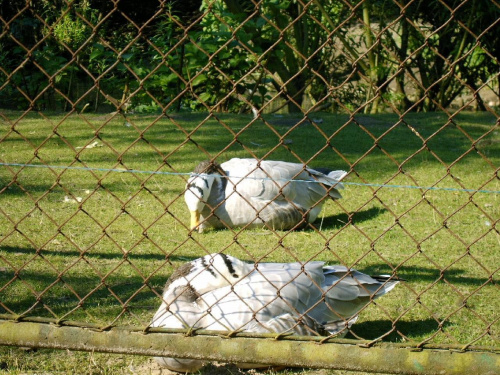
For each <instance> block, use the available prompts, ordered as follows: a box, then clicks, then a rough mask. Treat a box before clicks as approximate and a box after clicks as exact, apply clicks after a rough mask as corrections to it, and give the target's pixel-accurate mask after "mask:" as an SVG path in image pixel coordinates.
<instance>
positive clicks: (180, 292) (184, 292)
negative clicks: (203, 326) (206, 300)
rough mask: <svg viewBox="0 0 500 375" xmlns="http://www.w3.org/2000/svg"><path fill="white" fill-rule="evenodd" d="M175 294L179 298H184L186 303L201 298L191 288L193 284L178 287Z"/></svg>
mask: <svg viewBox="0 0 500 375" xmlns="http://www.w3.org/2000/svg"><path fill="white" fill-rule="evenodd" d="M174 294H175V295H176V296H177V298H178V297H180V296H182V297H183V299H184V300H185V302H194V301H196V300H197V299H198V298H200V294H199V293H198V292H197V291H196V290H195V289H194V288H193V287H192V286H191V284H187V285H182V286H178V287H177V288H175V290H174Z"/></svg>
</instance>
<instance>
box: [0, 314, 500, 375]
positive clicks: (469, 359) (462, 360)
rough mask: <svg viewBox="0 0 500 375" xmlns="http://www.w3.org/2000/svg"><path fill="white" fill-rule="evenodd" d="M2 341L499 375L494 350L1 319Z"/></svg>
mask: <svg viewBox="0 0 500 375" xmlns="http://www.w3.org/2000/svg"><path fill="white" fill-rule="evenodd" d="M0 345H7V346H23V347H33V348H51V349H69V350H77V351H93V352H106V353H116V354H137V355H146V356H168V357H178V358H194V359H205V360H212V361H218V362H227V363H229V362H232V363H245V362H246V363H259V364H266V365H275V366H289V367H310V368H332V369H342V370H355V371H368V372H380V373H397V374H423V373H425V374H471V373H476V374H492V375H493V374H497V373H498V369H499V368H500V354H498V353H495V352H486V351H482V352H478V351H463V352H460V351H455V350H443V349H425V348H424V349H422V350H419V351H416V350H415V349H414V348H413V349H412V348H402V347H401V346H394V345H391V344H383V345H376V346H372V347H369V348H366V347H361V346H358V345H352V344H351V345H349V344H340V343H325V344H319V343H318V342H314V341H298V340H286V339H285V340H273V339H269V338H248V337H236V338H230V339H228V338H224V337H221V336H220V335H205V334H203V335H196V336H186V335H184V334H172V333H159V332H147V333H146V332H143V331H139V330H137V329H135V330H134V329H127V328H125V327H113V328H110V329H108V330H104V331H102V330H98V329H93V328H89V327H75V326H60V325H59V326H58V325H54V324H47V323H36V322H22V321H21V322H15V321H0Z"/></svg>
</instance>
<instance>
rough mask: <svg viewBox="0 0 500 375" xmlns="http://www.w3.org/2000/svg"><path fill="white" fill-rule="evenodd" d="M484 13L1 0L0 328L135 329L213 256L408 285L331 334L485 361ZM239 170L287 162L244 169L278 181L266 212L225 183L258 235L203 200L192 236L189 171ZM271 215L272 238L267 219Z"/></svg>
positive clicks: (386, 5)
mask: <svg viewBox="0 0 500 375" xmlns="http://www.w3.org/2000/svg"><path fill="white" fill-rule="evenodd" d="M499 15H500V5H499V4H498V3H497V2H496V1H494V0H491V1H486V0H485V1H480V0H469V1H442V0H438V1H427V2H422V1H411V0H404V1H396V0H387V1H385V0H384V1H373V0H365V1H331V2H327V1H319V0H312V1H301V0H297V1H289V2H277V1H271V0H264V1H253V0H248V1H233V0H225V1H217V0H213V1H210V0H207V1H198V2H184V3H183V2H174V1H161V0H148V1H143V2H141V6H140V7H137V6H136V4H135V2H133V1H126V0H121V1H104V2H102V1H93V0H74V1H66V0H54V1H45V0H42V1H37V2H32V1H24V0H10V1H3V2H1V8H0V22H1V24H2V32H1V33H0V108H1V110H0V124H1V133H0V135H1V137H0V150H1V151H0V164H1V168H0V181H1V185H0V228H1V229H0V231H1V237H0V263H1V265H0V283H1V285H0V313H1V314H2V317H3V319H5V320H15V321H29V320H34V321H37V319H38V320H40V319H41V320H40V321H44V319H48V320H47V321H50V322H55V323H58V324H60V325H64V322H66V321H72V322H73V323H72V324H76V323H74V322H81V324H82V326H87V325H89V324H92V325H93V326H97V327H99V328H100V329H103V330H105V329H107V328H109V327H113V326H117V325H132V326H135V327H139V328H141V329H142V330H143V331H144V332H148V331H149V330H150V329H151V319H152V317H153V315H154V312H155V311H156V309H157V308H158V307H159V305H160V303H161V302H162V290H163V286H164V285H165V282H166V280H167V279H168V277H169V276H170V275H172V274H173V273H174V272H176V270H179V267H181V265H182V264H184V263H186V262H190V261H193V260H194V259H197V258H199V257H201V256H204V255H207V254H211V253H224V254H227V255H232V256H235V257H238V258H240V259H243V260H246V261H249V262H256V263H263V262H300V263H301V264H303V265H307V264H312V263H310V262H312V261H317V260H319V261H324V262H327V263H328V264H339V265H344V266H346V267H349V268H355V269H358V270H360V271H363V272H365V273H368V274H389V275H392V277H394V278H396V277H400V278H403V279H405V280H406V282H404V283H401V284H400V285H398V287H397V288H395V289H394V291H392V292H391V293H390V294H389V295H388V296H385V297H383V298H382V299H380V300H376V301H375V300H374V299H373V298H371V299H369V301H368V302H369V303H367V305H366V306H364V307H362V310H361V312H360V319H359V321H358V323H356V324H354V325H352V326H350V327H349V328H348V329H347V331H348V336H347V337H349V338H352V339H357V340H363V341H362V342H363V343H364V344H366V345H368V346H371V345H374V344H375V343H377V342H379V341H380V340H385V341H390V342H398V343H399V342H403V343H410V344H411V346H412V347H417V348H422V347H425V346H426V345H427V346H433V345H434V347H440V348H460V349H462V350H467V349H472V348H476V349H477V348H482V349H483V350H489V351H497V350H498V343H499V336H498V335H499V324H500V323H499V313H498V311H500V305H499V301H500V298H498V297H499V287H498V283H497V281H496V280H497V278H498V272H499V268H500V262H499V260H498V249H499V248H500V246H499V245H500V231H499V228H498V226H499V217H500V205H499V204H498V201H499V194H500V175H499V160H500V147H499V142H500V125H499V112H498V108H499V95H500V91H499V90H500V89H499V60H498V54H499V50H498V46H499V45H500V41H499V38H500V30H499V22H500V21H499V19H500V17H499ZM236 157H237V158H252V159H257V160H278V161H288V162H294V163H297V164H300V165H301V167H300V170H298V171H297V172H295V173H293V174H292V175H290V176H288V177H285V179H284V181H281V180H279V179H277V180H276V177H275V176H274V175H273V172H275V171H277V170H278V169H279V167H276V166H275V167H274V168H273V169H271V170H270V171H264V170H263V168H262V167H261V166H260V165H258V166H256V167H254V170H255V171H257V172H261V173H260V178H261V179H262V180H260V182H258V183H257V184H260V185H259V186H260V187H261V188H262V189H265V187H264V186H265V185H266V184H265V182H266V181H268V180H273V179H274V182H273V181H270V183H271V188H270V189H271V190H273V191H274V193H273V195H272V197H271V198H270V199H269V200H268V201H266V202H265V204H263V205H258V204H256V203H255V200H253V198H249V197H248V196H245V195H244V194H243V193H242V192H241V191H238V185H240V184H241V186H243V183H242V182H241V181H248V180H251V177H252V175H251V173H253V172H252V169H250V170H247V171H245V170H242V169H238V168H237V167H235V169H234V170H232V171H231V176H233V177H234V176H236V177H241V181H239V182H236V183H234V184H235V185H234V187H233V188H232V189H233V190H234V191H233V193H232V194H233V199H234V198H235V197H241V198H242V199H243V201H245V204H246V206H250V207H251V209H250V213H251V215H252V220H253V219H254V218H257V219H259V220H262V221H263V223H262V225H260V227H262V228H250V226H251V225H250V224H248V223H243V224H240V225H232V221H231V220H229V219H228V218H226V217H221V214H220V211H217V209H219V208H220V207H221V205H223V204H224V202H223V201H217V202H215V203H213V202H210V204H209V205H208V206H209V207H210V208H211V209H209V210H208V213H207V211H205V216H202V218H201V220H202V225H203V224H206V226H207V230H205V231H204V232H203V233H197V231H196V230H194V229H196V228H193V227H192V225H190V217H189V211H188V210H187V208H186V205H185V203H184V195H185V193H186V191H189V190H190V189H189V187H188V188H186V184H187V183H188V180H189V179H190V177H191V176H192V175H191V174H190V172H192V171H193V170H194V169H195V167H196V166H197V165H198V163H199V162H200V161H202V160H204V159H208V160H211V161H218V162H223V161H227V160H230V159H232V158H236ZM305 165H307V166H309V167H311V168H313V169H314V168H316V169H317V170H318V171H320V172H325V171H326V169H324V168H327V169H329V170H332V169H337V170H345V171H346V172H347V176H345V177H344V176H343V177H342V178H341V182H342V184H344V186H345V189H344V190H341V193H342V196H343V198H342V199H335V200H332V199H330V197H329V194H330V195H332V194H333V192H334V191H335V189H337V188H338V185H336V184H333V185H332V186H329V185H328V184H325V182H324V181H320V183H314V185H320V186H321V189H322V193H321V194H320V197H319V198H316V199H315V200H314V202H312V203H311V204H310V206H309V207H302V206H301V205H299V204H298V203H296V201H292V199H291V198H290V196H287V194H286V191H287V190H293V191H294V192H297V191H299V190H300V189H299V188H298V187H297V186H298V185H293V182H292V181H291V180H292V179H294V178H296V177H297V176H299V175H300V176H302V177H300V178H301V179H304V178H306V177H303V173H306V174H307V172H306V167H305ZM198 172H203V171H198ZM211 173H215V172H214V171H212V172H211ZM211 173H209V174H211ZM325 173H328V171H326V172H325ZM309 177H310V173H309V174H308V177H307V178H309ZM224 179H225V177H224V178H222V180H224ZM315 179H317V180H320V178H318V176H316V177H315ZM189 181H191V180H189ZM227 184H229V182H228V183H227ZM257 195H258V194H257ZM254 198H255V196H254ZM228 199H229V198H228ZM278 201H280V202H281V203H280V204H287V203H290V204H291V207H292V208H291V211H293V214H295V215H296V216H298V219H297V220H296V221H295V222H294V223H293V225H290V226H288V227H287V228H281V227H280V220H282V218H281V217H279V218H278V220H277V221H272V220H271V219H266V218H267V216H266V215H267V211H268V210H269V209H271V210H273V209H274V208H273V207H274V206H273V204H275V202H278ZM245 204H244V205H245ZM247 209H248V208H247ZM205 210H206V209H205ZM313 212H314V213H315V214H314V215H313ZM313 216H317V219H316V220H312V221H311V222H309V219H311V218H312V217H313ZM218 219H220V221H218ZM220 222H222V225H221V224H220ZM214 223H216V225H219V226H222V227H223V228H222V229H210V225H209V224H214ZM247 224H248V225H247ZM181 269H182V268H181ZM290 283H291V284H293V280H292V281H290ZM286 285H288V284H285V287H286ZM276 290H279V291H281V287H278V288H277V289H276V288H275V291H276ZM279 298H280V297H279V293H277V294H276V297H275V298H274V299H273V301H274V300H276V299H279ZM163 302H165V300H164V299H163ZM269 303H271V302H269ZM214 307H215V306H209V308H208V310H211V309H213V308H214ZM266 307H267V305H266V304H264V305H263V307H262V308H263V309H264V308H266ZM295 312H296V315H297V316H296V318H297V319H298V320H299V321H300V320H301V319H305V318H306V315H307V314H306V313H304V312H301V313H299V312H297V311H296V310H295V311H294V313H295ZM257 313H258V311H255V312H254V315H253V318H255V314H257ZM174 328H178V327H174ZM185 328H189V327H185ZM201 328H204V327H201ZM233 329H235V330H236V328H235V327H233ZM314 333H317V334H318V335H320V334H321V335H322V337H326V338H332V337H333V335H329V334H328V333H326V336H325V332H324V331H322V332H316V331H315V332H314ZM346 333H347V332H346ZM236 336H237V334H236ZM194 339H196V338H194Z"/></svg>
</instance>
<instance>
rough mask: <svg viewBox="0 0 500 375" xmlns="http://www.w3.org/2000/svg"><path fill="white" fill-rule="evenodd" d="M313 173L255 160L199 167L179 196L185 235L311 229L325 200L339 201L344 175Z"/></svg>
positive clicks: (281, 164) (284, 164)
mask: <svg viewBox="0 0 500 375" xmlns="http://www.w3.org/2000/svg"><path fill="white" fill-rule="evenodd" d="M319 169H320V170H319V171H318V170H315V169H312V168H308V167H307V166H304V165H302V164H296V163H288V162H283V161H271V160H262V161H258V160H256V159H236V158H235V159H231V160H229V161H227V162H225V163H222V164H221V165H219V164H217V163H211V162H210V161H204V162H201V163H200V164H199V165H198V166H197V167H196V168H195V170H194V171H193V175H192V176H191V178H189V180H188V183H187V186H186V192H185V194H184V199H185V201H186V204H187V206H188V208H189V210H190V212H191V229H196V228H198V230H199V231H200V232H202V231H203V229H204V228H206V227H215V228H225V227H240V226H246V225H249V226H253V227H255V226H263V225H267V226H269V227H270V228H274V229H281V230H286V229H292V228H295V227H299V226H304V225H306V224H307V223H312V222H313V221H314V220H316V218H317V217H318V215H319V213H320V211H321V207H322V206H323V203H324V201H325V197H327V196H330V197H331V198H333V199H338V198H341V197H342V196H341V195H340V193H339V189H343V188H344V186H343V185H342V184H341V183H340V182H339V181H340V180H341V179H342V178H344V176H345V175H346V174H347V173H346V172H345V171H328V172H326V170H325V169H323V168H319ZM323 171H325V172H326V174H325V173H322V172H323Z"/></svg>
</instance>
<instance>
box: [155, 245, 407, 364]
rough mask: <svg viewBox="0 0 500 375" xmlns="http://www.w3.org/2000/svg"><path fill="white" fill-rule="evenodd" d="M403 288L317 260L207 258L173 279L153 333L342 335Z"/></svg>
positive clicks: (385, 279)
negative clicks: (167, 330) (366, 312)
mask: <svg viewBox="0 0 500 375" xmlns="http://www.w3.org/2000/svg"><path fill="white" fill-rule="evenodd" d="M399 281H400V279H397V278H395V277H393V276H389V275H381V276H373V277H370V276H368V275H366V274H363V273H361V272H358V271H356V270H353V269H348V268H346V267H344V266H325V264H324V262H319V261H313V262H307V263H304V264H303V263H256V264H249V263H245V262H242V261H241V260H239V259H237V258H234V257H232V256H229V255H225V254H210V255H206V256H204V257H202V258H198V259H196V260H193V261H191V262H189V263H186V264H184V265H182V266H181V267H179V268H178V269H177V270H176V271H175V272H174V273H173V274H172V276H171V277H170V278H169V280H168V281H167V283H166V285H165V289H164V291H163V295H162V303H161V306H160V308H159V309H158V311H157V312H156V314H155V315H154V317H153V320H152V323H151V326H152V327H162V328H184V329H187V328H193V329H195V328H199V329H206V330H217V331H239V330H243V331H247V332H257V333H269V332H276V333H292V334H297V335H302V336H313V335H340V336H344V335H345V334H346V333H347V330H348V328H349V327H350V326H351V325H352V324H353V323H354V322H355V321H356V320H357V314H358V312H359V311H360V310H361V309H362V308H363V307H364V306H365V305H367V304H368V303H370V301H371V300H373V299H375V298H378V297H380V296H382V295H384V294H386V293H387V292H389V291H390V290H392V289H393V288H394V287H395V286H396V284H397V283H398V282H399ZM278 292H279V293H278ZM323 295H324V296H325V297H324V298H323ZM156 360H157V361H158V362H159V363H160V364H161V365H162V366H164V367H167V368H169V369H170V370H174V371H180V372H192V371H197V370H198V369H199V368H200V367H202V366H203V365H204V362H203V361H200V360H194V359H178V358H169V357H158V358H156ZM242 365H244V366H246V367H248V365H249V364H242ZM249 366H252V365H251V364H250V365H249ZM252 367H258V366H252Z"/></svg>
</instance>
